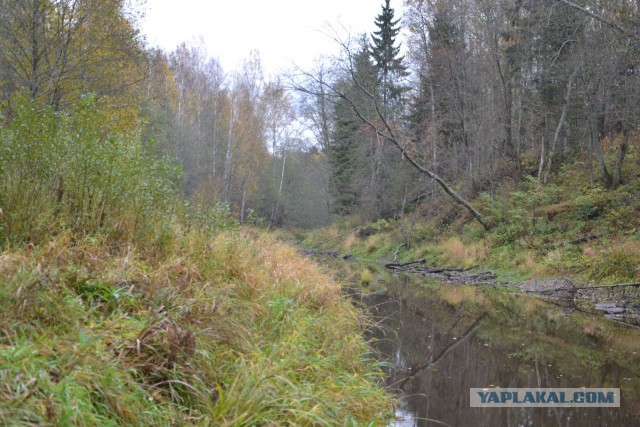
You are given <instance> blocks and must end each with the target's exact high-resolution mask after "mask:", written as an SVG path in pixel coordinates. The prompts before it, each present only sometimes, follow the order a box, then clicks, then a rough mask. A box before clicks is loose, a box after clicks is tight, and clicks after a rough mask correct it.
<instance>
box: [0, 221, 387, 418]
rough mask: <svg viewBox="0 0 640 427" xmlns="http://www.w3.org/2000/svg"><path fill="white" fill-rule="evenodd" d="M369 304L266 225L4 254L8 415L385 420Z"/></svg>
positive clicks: (1, 379) (1, 377) (4, 406)
mask: <svg viewBox="0 0 640 427" xmlns="http://www.w3.org/2000/svg"><path fill="white" fill-rule="evenodd" d="M365 326H366V321H364V319H363V317H362V314H361V313H360V312H358V311H357V310H356V309H355V308H354V307H353V306H352V305H351V304H350V303H349V302H348V301H347V300H346V299H344V298H343V297H342V296H341V294H340V286H339V285H338V284H337V283H336V282H334V281H333V280H332V279H330V278H329V277H328V276H326V275H325V274H323V273H322V272H321V271H320V270H318V268H317V267H316V266H315V265H314V264H313V263H311V262H310V261H308V260H305V259H302V258H301V257H300V256H298V255H297V254H296V253H295V252H294V251H293V250H292V249H290V248H288V247H286V246H285V245H282V244H280V243H277V242H276V241H275V240H274V239H273V238H271V237H268V236H265V235H262V234H259V233H258V232H255V231H253V230H244V231H236V232H227V233H222V234H219V235H218V236H216V237H214V238H213V239H210V238H209V237H208V235H206V234H201V235H200V234H197V233H196V232H191V233H189V234H188V235H186V236H183V237H176V238H175V240H174V241H173V242H172V243H171V245H170V246H169V248H165V251H164V252H163V253H160V254H156V255H155V256H154V257H150V256H148V254H145V255H144V256H143V255H142V252H139V251H138V250H137V249H136V248H135V247H134V246H131V245H129V246H127V247H124V248H115V247H109V245H106V244H105V241H104V240H103V239H100V238H95V237H93V238H84V239H76V238H75V236H73V235H71V234H67V235H60V236H58V238H56V239H53V240H51V241H50V242H49V243H46V244H42V245H38V246H35V247H31V246H29V247H26V248H12V249H10V250H7V251H5V252H4V253H3V254H2V256H1V257H0V384H1V386H0V393H1V394H2V396H3V397H2V399H0V424H3V425H16V426H20V425H24V426H27V425H57V426H68V425H105V426H108V425H114V426H115V425H150V426H151V425H153V426H157V425H193V424H195V425H265V424H267V425H327V426H329V425H356V424H367V423H374V424H376V423H380V424H384V423H385V422H386V421H387V420H388V419H389V417H390V416H391V414H392V411H391V406H390V402H391V398H390V396H389V395H387V394H386V393H385V392H384V391H383V390H382V388H381V374H380V370H379V369H378V367H377V362H376V361H374V360H373V358H372V356H371V354H370V353H369V348H368V346H367V344H366V342H365V341H364V338H363V331H364V328H365Z"/></svg>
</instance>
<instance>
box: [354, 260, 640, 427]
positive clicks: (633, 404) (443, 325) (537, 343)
mask: <svg viewBox="0 0 640 427" xmlns="http://www.w3.org/2000/svg"><path fill="white" fill-rule="evenodd" d="M345 268H347V269H348V270H350V271H348V272H347V273H346V274H347V275H350V276H351V277H352V278H354V281H356V280H357V277H358V276H359V273H358V272H359V271H362V269H365V270H368V271H369V273H367V274H373V277H375V279H374V280H371V281H370V283H369V284H368V285H367V286H359V292H356V296H355V297H354V298H355V299H356V300H359V301H360V302H361V303H363V304H365V305H366V306H367V308H368V310H369V312H370V313H371V315H372V317H373V318H374V319H375V321H376V326H375V327H373V328H371V330H370V332H369V338H371V339H372V342H373V343H374V347H375V349H376V350H377V351H378V352H379V357H381V358H382V360H383V361H385V370H386V373H387V378H386V383H387V385H388V386H389V387H390V388H392V389H394V390H395V391H397V392H398V393H399V395H400V400H401V406H400V407H398V408H397V409H396V418H397V420H396V422H395V424H394V425H396V426H576V427H588V426H640V330H638V329H634V328H630V327H627V326H624V325H620V324H617V323H614V322H611V321H609V320H607V319H604V318H602V317H594V316H588V315H584V314H570V313H567V312H566V311H564V310H562V309H561V308H558V307H556V306H554V305H552V304H549V303H547V302H543V301H540V300H538V299H535V298H531V297H525V296H522V295H513V294H512V293H509V292H507V291H506V290H499V289H496V288H492V289H489V288H485V289H481V288H476V287H470V286H461V285H447V284H442V283H437V282H434V281H427V280H425V279H424V278H420V277H416V276H409V275H391V274H388V273H386V272H384V271H380V269H376V268H374V267H373V266H367V265H364V266H363V265H359V264H351V265H348V266H346V267H345ZM374 270H375V273H371V272H372V271H374ZM492 386H497V387H563V388H577V387H615V388H618V387H619V388H621V394H622V402H621V407H620V408H586V409H585V408H562V407H558V408H471V407H470V404H469V389H470V388H472V387H492Z"/></svg>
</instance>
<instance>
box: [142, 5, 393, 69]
mask: <svg viewBox="0 0 640 427" xmlns="http://www.w3.org/2000/svg"><path fill="white" fill-rule="evenodd" d="M383 2H384V0H147V2H146V12H145V17H144V19H143V20H142V23H141V24H142V25H141V29H142V32H143V33H144V34H145V35H146V37H147V40H148V42H149V45H150V46H152V47H155V46H159V47H161V48H162V49H164V50H165V51H172V50H173V49H174V48H175V47H176V46H177V45H178V44H180V43H181V42H183V41H184V42H187V43H189V42H196V41H197V40H198V38H200V37H201V38H202V40H203V41H204V44H205V46H206V48H207V51H208V53H209V55H210V56H212V57H214V58H217V59H218V60H219V61H220V63H221V64H222V66H223V68H224V69H225V71H232V70H234V69H236V68H237V67H238V66H239V65H240V64H241V63H242V60H243V59H245V58H247V57H248V56H249V52H250V51H251V50H258V51H259V52H260V57H261V59H262V65H263V68H264V70H265V72H266V73H267V74H270V73H278V72H280V71H284V70H286V69H291V68H292V67H293V64H294V63H295V64H297V65H298V66H301V67H303V68H308V67H310V66H311V65H312V63H313V60H314V58H317V57H319V56H321V55H332V54H337V53H338V52H339V48H338V46H337V44H336V43H335V42H334V41H333V40H331V39H330V37H329V36H327V35H326V33H328V32H330V30H329V29H328V25H330V26H332V27H334V28H341V27H345V28H346V29H347V30H348V31H349V32H350V33H351V34H352V35H353V36H356V35H357V34H359V33H362V32H366V33H371V32H372V31H374V30H375V25H374V24H373V21H374V19H375V17H376V16H377V15H378V14H379V13H380V11H381V8H382V4H383ZM391 7H392V8H394V10H395V17H396V19H397V18H399V17H400V16H401V11H402V0H392V1H391ZM341 31H342V30H341ZM345 33H346V32H345Z"/></svg>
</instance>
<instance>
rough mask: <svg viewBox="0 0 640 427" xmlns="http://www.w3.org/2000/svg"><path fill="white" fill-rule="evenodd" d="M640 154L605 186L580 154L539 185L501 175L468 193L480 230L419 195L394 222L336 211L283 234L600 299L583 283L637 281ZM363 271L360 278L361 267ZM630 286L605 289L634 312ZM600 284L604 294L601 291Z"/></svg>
mask: <svg viewBox="0 0 640 427" xmlns="http://www.w3.org/2000/svg"><path fill="white" fill-rule="evenodd" d="M639 161H640V157H639V156H638V151H637V147H635V146H634V148H633V149H632V151H631V152H630V157H629V162H628V165H627V167H626V169H625V176H627V177H629V178H628V180H627V181H626V182H625V183H624V184H623V185H620V186H618V187H616V188H613V189H604V188H602V187H599V186H593V187H591V186H589V185H588V180H586V182H585V176H584V171H585V170H587V168H586V166H585V164H584V163H583V162H580V161H579V160H578V161H576V163H575V164H574V165H573V166H571V167H566V168H564V169H563V170H561V171H559V173H558V175H557V176H555V177H553V178H552V180H551V181H549V182H548V183H546V184H545V183H540V184H539V183H538V182H537V180H535V179H533V178H531V177H527V178H525V179H524V180H523V181H521V182H519V183H514V182H504V183H502V185H500V187H498V188H496V189H495V191H494V192H493V194H489V193H482V194H480V195H479V196H478V197H477V198H476V199H474V200H473V204H474V206H476V207H478V208H479V210H480V211H481V212H482V213H483V215H484V216H485V219H486V222H487V223H488V224H490V225H491V226H490V228H489V230H486V229H484V228H483V227H482V226H481V225H480V224H478V223H477V222H475V221H473V219H472V218H471V217H470V215H469V214H467V213H466V212H465V211H464V210H460V209H459V208H458V207H457V206H455V205H453V204H450V203H448V202H446V201H445V202H442V200H439V204H438V205H437V206H429V205H428V203H429V201H425V202H424V205H421V206H418V207H416V209H415V210H408V211H407V212H406V213H405V216H404V217H403V218H399V219H396V220H378V221H377V222H375V223H373V224H371V223H367V222H365V221H361V220H360V219H359V218H356V217H349V218H343V219H342V220H341V221H337V222H336V223H335V224H334V225H333V226H331V227H328V228H325V229H321V230H315V231H312V232H306V233H298V234H295V233H294V234H293V237H292V238H294V239H296V240H297V241H299V242H300V246H302V247H303V248H307V249H309V248H311V249H312V250H314V251H319V252H325V253H327V254H330V255H334V256H339V257H348V258H353V259H361V260H366V261H378V262H381V263H390V262H394V263H400V264H401V263H406V262H410V261H414V260H424V264H423V267H424V268H426V269H435V270H443V269H444V270H445V271H446V270H448V271H455V270H464V271H468V274H466V275H465V274H463V275H462V276H471V279H474V277H473V276H478V275H480V276H481V277H480V279H482V280H480V282H486V281H487V277H486V276H487V275H486V274H481V273H487V272H490V273H489V275H490V276H491V277H490V278H489V280H490V281H491V282H492V283H497V284H506V285H509V286H512V287H517V288H519V289H521V290H522V291H524V292H526V293H530V294H536V295H539V296H543V297H552V298H554V297H556V296H557V295H554V294H553V292H551V291H553V290H554V289H557V290H558V291H557V292H556V293H558V292H560V293H561V292H564V291H570V292H573V291H575V290H576V289H578V290H579V292H578V293H579V294H581V295H578V297H579V298H580V297H583V298H582V299H584V300H588V301H591V302H593V303H600V302H602V300H605V299H606V298H604V297H601V296H599V295H598V294H597V292H599V291H593V292H591V291H588V290H584V288H588V287H598V286H606V285H617V284H634V283H638V282H640V263H639V262H638V260H639V259H640V174H638V172H637V169H636V168H637V166H638V162H639ZM429 212H433V213H432V214H430V213H429ZM436 213H437V214H436ZM363 275H364V276H365V277H364V278H363V280H365V281H366V280H367V278H366V275H367V273H366V272H364V273H363ZM494 276H495V277H494ZM445 279H446V278H445ZM467 279H468V277H461V278H459V279H458V282H460V283H468V282H469V280H467ZM473 281H474V280H471V282H473ZM475 281H477V280H475ZM594 289H596V288H594ZM636 289H637V288H633V287H629V289H628V290H629V292H626V290H627V289H624V288H620V292H619V296H617V295H618V292H614V293H613V294H614V295H613V296H611V295H606V296H607V298H613V303H616V304H624V305H625V306H626V307H628V308H629V309H632V308H633V307H635V308H636V309H637V308H638V307H640V298H639V297H638V292H637V291H635V290H636ZM604 291H605V292H607V293H609V294H611V292H610V291H611V289H609V288H606V289H604ZM573 295H574V296H575V295H576V292H573ZM635 311H637V312H639V313H640V309H637V310H635Z"/></svg>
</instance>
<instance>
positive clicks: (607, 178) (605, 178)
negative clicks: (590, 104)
mask: <svg viewBox="0 0 640 427" xmlns="http://www.w3.org/2000/svg"><path fill="white" fill-rule="evenodd" d="M589 128H590V130H591V132H590V135H591V147H592V148H593V152H594V153H595V155H596V158H597V159H598V166H599V167H600V175H601V177H602V182H603V184H604V186H605V187H607V188H609V187H611V183H612V182H611V175H609V171H608V170H607V164H606V162H605V159H604V152H603V151H602V147H600V141H599V137H598V136H599V132H598V123H597V122H596V116H595V113H594V112H593V111H591V112H590V114H589Z"/></svg>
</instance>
